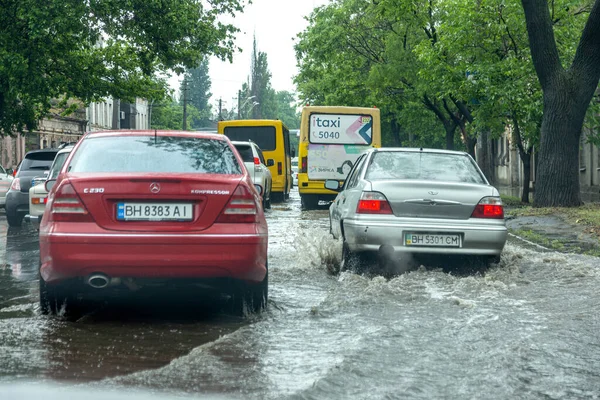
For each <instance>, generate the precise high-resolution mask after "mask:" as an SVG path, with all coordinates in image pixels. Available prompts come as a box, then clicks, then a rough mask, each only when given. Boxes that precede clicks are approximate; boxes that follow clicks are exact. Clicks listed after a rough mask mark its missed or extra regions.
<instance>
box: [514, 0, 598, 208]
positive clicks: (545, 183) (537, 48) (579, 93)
mask: <svg viewBox="0 0 600 400" xmlns="http://www.w3.org/2000/svg"><path fill="white" fill-rule="evenodd" d="M521 3H522V4H523V10H524V12H525V21H526V23H527V34H528V37H529V48H530V50H531V59H532V60H533V65H534V67H535V70H536V73H537V76H538V78H539V81H540V85H541V87H542V91H543V92H544V116H543V118H542V130H541V134H540V148H539V152H538V153H537V154H538V155H539V167H538V168H537V169H536V184H535V193H534V204H535V205H536V206H541V207H552V206H559V207H560V206H563V207H576V206H579V205H581V204H582V202H581V193H580V187H579V139H580V137H581V130H582V128H583V121H584V118H585V113H586V111H587V109H588V107H589V104H590V101H591V100H592V97H593V95H594V92H595V91H596V89H597V88H598V80H599V79H600V0H595V1H594V2H593V5H592V9H591V10H590V13H589V16H588V19H587V21H586V23H585V27H584V28H583V32H582V34H581V38H580V40H579V44H578V45H577V50H576V52H575V57H574V58H573V63H572V64H571V66H570V67H569V68H567V69H565V68H564V67H563V65H562V62H561V59H560V55H559V52H558V47H557V46H556V40H555V37H554V25H553V20H552V16H551V15H550V9H549V6H548V1H547V0H521ZM536 159H537V157H536Z"/></svg>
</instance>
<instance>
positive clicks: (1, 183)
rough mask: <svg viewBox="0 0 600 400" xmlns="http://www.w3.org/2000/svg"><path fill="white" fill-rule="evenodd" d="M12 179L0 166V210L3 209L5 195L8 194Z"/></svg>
mask: <svg viewBox="0 0 600 400" xmlns="http://www.w3.org/2000/svg"><path fill="white" fill-rule="evenodd" d="M13 179H14V178H13V176H12V174H9V173H8V171H6V170H5V169H4V167H2V166H1V165H0V208H4V204H5V203H6V193H7V192H8V189H10V185H11V184H12V181H13Z"/></svg>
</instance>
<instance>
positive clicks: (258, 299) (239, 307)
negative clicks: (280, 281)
mask: <svg viewBox="0 0 600 400" xmlns="http://www.w3.org/2000/svg"><path fill="white" fill-rule="evenodd" d="M268 299H269V269H268V266H267V274H266V275H265V278H264V279H263V280H262V282H260V283H254V284H250V283H246V282H240V284H239V286H238V288H237V289H236V290H235V293H233V296H232V299H231V306H232V308H233V310H232V311H233V314H234V315H238V316H246V315H248V314H249V313H250V314H251V313H259V312H260V311H262V310H264V309H266V308H267V301H268Z"/></svg>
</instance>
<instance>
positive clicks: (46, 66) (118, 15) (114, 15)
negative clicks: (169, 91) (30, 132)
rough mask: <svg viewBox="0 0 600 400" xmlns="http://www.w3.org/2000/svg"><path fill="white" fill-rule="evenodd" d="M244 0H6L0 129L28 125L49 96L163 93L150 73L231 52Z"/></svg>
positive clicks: (1, 19)
mask: <svg viewBox="0 0 600 400" xmlns="http://www.w3.org/2000/svg"><path fill="white" fill-rule="evenodd" d="M243 2H244V0H207V1H201V0H128V1H117V0H90V1H82V0H46V1H38V0H5V1H3V2H2V13H0V134H11V133H13V132H14V131H23V129H24V128H28V129H33V128H34V127H35V126H36V125H37V121H38V120H39V119H40V118H42V117H43V116H44V115H45V113H46V112H47V110H48V109H49V108H50V100H51V99H53V98H64V99H68V98H77V99H80V100H82V101H83V102H85V103H87V102H90V101H93V100H99V99H101V98H104V97H107V96H113V97H115V98H119V99H123V100H127V101H131V100H133V99H134V98H135V97H144V98H147V99H160V98H162V97H164V95H165V89H166V87H165V85H164V82H163V81H160V80H157V79H155V78H154V76H155V74H157V73H167V72H168V71H170V70H173V71H175V72H177V73H182V72H184V69H185V68H193V67H196V66H197V65H198V64H199V62H200V60H201V59H202V58H203V57H204V56H206V55H209V54H213V55H216V56H217V57H219V58H221V59H230V60H231V57H232V53H233V51H234V50H235V46H234V44H233V39H234V36H233V35H234V33H235V32H236V31H237V30H236V29H235V28H234V27H233V26H232V25H227V24H222V23H220V22H218V20H217V19H218V17H219V16H220V15H221V14H230V15H234V14H235V13H236V12H239V11H241V10H242V4H243Z"/></svg>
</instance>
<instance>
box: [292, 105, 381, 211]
mask: <svg viewBox="0 0 600 400" xmlns="http://www.w3.org/2000/svg"><path fill="white" fill-rule="evenodd" d="M369 147H381V122H380V113H379V109H378V108H367V107H342V106H321V107H319V106H306V107H304V108H303V109H302V120H301V122H300V144H299V148H298V164H299V171H298V191H299V192H300V198H301V200H302V208H304V209H305V210H310V209H314V208H316V207H317V206H318V205H319V201H320V200H323V201H332V200H333V199H335V197H336V195H337V193H336V192H333V191H331V190H328V189H325V187H324V185H325V180H326V179H337V180H338V181H340V182H343V181H344V180H345V179H346V176H347V175H348V172H350V170H351V169H352V166H353V165H354V162H355V161H356V160H357V159H358V156H359V155H360V153H361V152H362V151H363V150H365V149H368V148H369Z"/></svg>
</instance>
